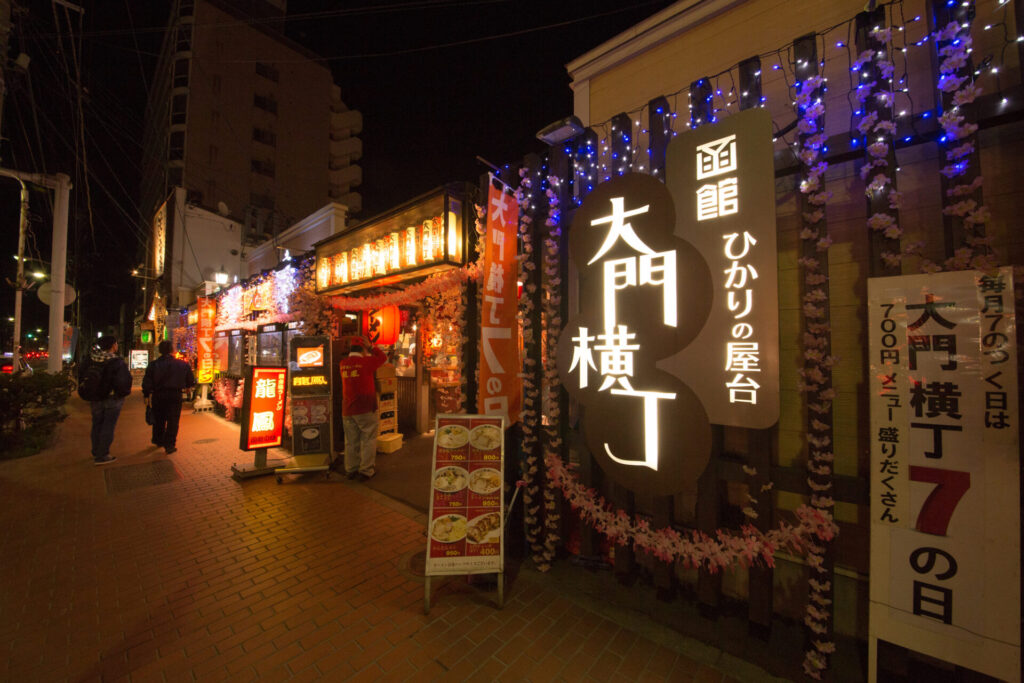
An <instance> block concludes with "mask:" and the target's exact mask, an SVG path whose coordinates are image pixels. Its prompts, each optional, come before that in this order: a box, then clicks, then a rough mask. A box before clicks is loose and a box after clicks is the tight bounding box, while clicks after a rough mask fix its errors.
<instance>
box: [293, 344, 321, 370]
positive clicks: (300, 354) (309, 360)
mask: <svg viewBox="0 0 1024 683" xmlns="http://www.w3.org/2000/svg"><path fill="white" fill-rule="evenodd" d="M295 362H296V363H297V364H298V366H299V367H300V368H322V367H323V366H324V347H323V346H317V347H316V348H306V347H302V346H297V347H296V348H295Z"/></svg>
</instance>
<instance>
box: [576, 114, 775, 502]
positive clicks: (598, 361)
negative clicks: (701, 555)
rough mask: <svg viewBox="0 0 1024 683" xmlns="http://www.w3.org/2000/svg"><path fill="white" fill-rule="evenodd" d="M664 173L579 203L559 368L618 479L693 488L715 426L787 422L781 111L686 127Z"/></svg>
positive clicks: (649, 487)
mask: <svg viewBox="0 0 1024 683" xmlns="http://www.w3.org/2000/svg"><path fill="white" fill-rule="evenodd" d="M667 171H668V174H667V181H666V183H665V184H662V183H661V182H659V181H658V180H657V179H655V178H653V177H651V176H647V175H641V174H627V175H624V176H620V177H618V178H616V179H614V180H612V181H610V182H607V183H603V184H601V185H599V186H598V187H597V188H596V189H595V190H594V192H592V193H591V194H590V195H589V196H588V197H587V198H586V200H585V201H584V203H583V205H582V206H581V207H580V208H579V209H578V210H577V212H576V216H575V218H574V220H573V224H572V229H571V232H570V245H569V246H570V258H571V259H572V261H573V262H574V264H575V267H576V270H577V272H578V274H579V307H580V311H579V313H578V314H577V315H576V316H575V317H573V318H572V319H571V320H570V321H569V324H568V325H567V326H566V327H565V328H564V329H563V331H562V335H561V337H560V341H559V348H558V370H559V376H560V378H561V380H562V382H563V385H564V386H565V387H566V389H567V390H568V391H569V392H570V393H571V394H572V395H573V396H574V397H575V398H576V399H577V400H579V401H580V402H581V403H582V404H583V405H584V406H585V407H586V412H585V420H584V422H583V433H584V437H585V439H586V442H587V445H588V446H589V448H590V450H591V452H592V453H593V454H594V456H595V458H597V460H598V462H599V463H600V465H601V467H602V469H604V470H605V472H606V473H608V474H609V475H610V476H611V477H612V478H613V479H615V480H616V481H618V482H620V483H621V484H623V485H624V486H626V487H627V488H630V489H632V490H637V491H644V492H646V493H650V494H654V495H672V494H677V493H695V492H696V487H697V480H698V478H699V477H700V475H701V474H702V473H703V471H704V468H705V467H706V465H707V462H708V459H709V457H710V447H711V428H710V425H711V424H721V425H736V426H742V427H748V428H767V427H770V426H771V425H773V424H775V422H777V421H778V415H779V398H778V394H779V380H778V355H779V351H778V284H777V268H778V265H777V259H778V254H777V249H776V245H775V202H774V198H775V182H774V177H775V176H774V166H773V157H772V138H771V119H770V117H769V116H768V114H767V112H764V111H763V110H753V111H750V112H742V113H740V114H737V115H734V116H730V117H728V118H726V119H724V121H723V122H722V123H719V124H717V125H713V126H702V127H700V128H698V129H696V130H694V131H690V132H688V133H684V134H680V135H679V137H678V138H676V139H675V140H673V142H672V143H671V144H670V145H669V148H668V166H667Z"/></svg>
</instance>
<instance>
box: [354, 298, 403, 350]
mask: <svg viewBox="0 0 1024 683" xmlns="http://www.w3.org/2000/svg"><path fill="white" fill-rule="evenodd" d="M401 319H402V316H401V313H400V312H399V310H398V306H385V307H384V308H382V309H380V310H378V311H370V312H369V313H367V314H366V315H365V316H363V334H364V335H365V336H366V337H367V338H368V339H369V340H370V341H371V342H373V343H374V344H377V345H378V346H391V345H392V344H394V343H395V342H397V341H398V329H399V327H400V323H401Z"/></svg>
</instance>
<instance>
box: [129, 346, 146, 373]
mask: <svg viewBox="0 0 1024 683" xmlns="http://www.w3.org/2000/svg"><path fill="white" fill-rule="evenodd" d="M148 365H149V351H147V350H146V349H132V350H131V351H130V352H129V356H128V367H129V368H130V369H132V370H145V369H146V366H148Z"/></svg>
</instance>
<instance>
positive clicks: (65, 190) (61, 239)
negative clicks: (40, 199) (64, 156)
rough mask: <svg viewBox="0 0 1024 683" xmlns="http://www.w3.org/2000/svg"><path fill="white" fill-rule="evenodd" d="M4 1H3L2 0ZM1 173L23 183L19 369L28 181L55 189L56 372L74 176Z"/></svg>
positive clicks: (52, 367)
mask: <svg viewBox="0 0 1024 683" xmlns="http://www.w3.org/2000/svg"><path fill="white" fill-rule="evenodd" d="M2 1H3V0H0V2H2ZM0 176H5V177H8V178H14V179H15V180H17V181H18V182H19V183H21V188H22V190H21V201H22V205H21V207H22V208H21V210H22V213H21V219H20V224H19V229H18V282H17V283H16V286H15V294H14V307H15V314H14V315H15V318H14V333H15V335H16V336H15V338H14V362H15V368H17V362H18V344H20V343H21V294H22V289H21V287H22V281H23V280H24V267H25V266H24V254H23V253H22V252H23V250H24V244H25V222H26V217H27V215H28V191H27V189H26V188H25V182H30V183H34V184H36V185H42V186H43V187H46V188H49V189H51V190H53V191H54V195H55V197H54V203H53V243H52V251H51V254H50V343H49V346H48V350H49V354H50V357H49V359H48V360H47V362H46V370H47V372H53V373H57V372H60V371H61V368H62V365H63V360H62V357H63V352H64V280H65V278H66V275H67V255H68V204H69V198H70V195H71V178H70V177H68V175H67V174H66V173H58V174H56V175H43V174H41V173H22V172H20V171H12V170H10V169H5V168H0Z"/></svg>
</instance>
